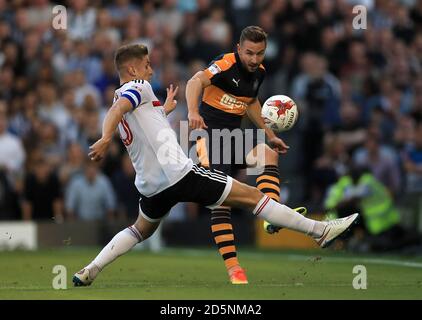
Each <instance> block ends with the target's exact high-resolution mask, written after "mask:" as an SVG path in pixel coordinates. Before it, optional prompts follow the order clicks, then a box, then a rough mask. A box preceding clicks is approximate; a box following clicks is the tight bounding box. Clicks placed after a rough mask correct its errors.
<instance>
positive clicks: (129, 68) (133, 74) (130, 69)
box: [127, 65, 136, 77]
mask: <svg viewBox="0 0 422 320" xmlns="http://www.w3.org/2000/svg"><path fill="white" fill-rule="evenodd" d="M127 73H128V74H129V75H130V76H131V77H136V69H135V66H133V65H128V66H127Z"/></svg>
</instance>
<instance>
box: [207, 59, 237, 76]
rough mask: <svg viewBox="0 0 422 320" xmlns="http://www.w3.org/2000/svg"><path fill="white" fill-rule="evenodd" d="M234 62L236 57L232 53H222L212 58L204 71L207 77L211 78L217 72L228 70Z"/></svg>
mask: <svg viewBox="0 0 422 320" xmlns="http://www.w3.org/2000/svg"><path fill="white" fill-rule="evenodd" d="M235 64H236V57H235V55H234V53H223V54H220V55H219V56H217V57H216V58H214V59H213V60H212V61H211V63H210V64H209V65H208V68H207V69H205V70H204V71H205V73H206V75H207V76H208V78H212V77H213V76H214V75H216V74H217V73H221V72H224V71H227V70H229V69H230V68H231V67H232V66H233V65H235Z"/></svg>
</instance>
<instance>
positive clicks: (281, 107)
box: [267, 100, 294, 119]
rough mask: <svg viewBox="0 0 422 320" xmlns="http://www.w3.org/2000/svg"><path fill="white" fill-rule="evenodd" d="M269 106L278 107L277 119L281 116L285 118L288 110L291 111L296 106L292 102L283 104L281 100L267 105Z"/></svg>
mask: <svg viewBox="0 0 422 320" xmlns="http://www.w3.org/2000/svg"><path fill="white" fill-rule="evenodd" d="M267 104H268V105H269V106H273V107H277V108H278V110H277V119H278V118H280V116H284V115H285V114H286V110H290V109H291V108H293V106H294V104H293V102H292V101H287V102H285V103H283V102H282V101H281V100H272V101H269V102H268V103H267Z"/></svg>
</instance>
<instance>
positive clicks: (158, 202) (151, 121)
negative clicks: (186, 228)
mask: <svg viewBox="0 0 422 320" xmlns="http://www.w3.org/2000/svg"><path fill="white" fill-rule="evenodd" d="M115 65H116V69H117V71H118V73H119V77H120V83H121V86H120V87H119V88H118V89H117V90H116V92H115V98H114V102H113V105H112V106H111V108H110V109H109V110H108V112H107V114H106V117H105V119H104V123H103V129H102V137H101V138H100V139H99V140H98V141H97V142H96V143H94V144H93V145H92V146H91V147H90V150H91V151H90V153H89V157H90V158H91V160H93V161H99V160H101V159H102V158H103V157H104V155H105V154H106V152H107V148H108V146H109V144H110V141H111V139H112V137H113V134H114V132H115V131H116V129H117V128H118V129H119V132H120V137H121V139H122V141H123V143H124V145H125V146H126V149H127V151H128V153H129V156H130V158H131V160H132V163H133V166H134V168H135V171H136V179H135V185H136V187H137V189H138V190H139V192H140V194H141V199H140V201H139V216H138V219H137V220H136V222H135V223H134V224H133V225H131V226H129V227H127V228H126V229H124V230H122V231H120V232H119V233H118V234H116V235H115V236H114V237H113V239H112V240H111V241H110V242H109V243H108V244H107V245H106V246H105V247H104V248H103V249H102V251H101V252H100V253H99V254H98V255H97V257H95V259H94V260H93V261H92V262H91V263H89V264H88V265H87V266H86V267H84V268H83V269H82V270H80V271H79V272H77V273H76V274H75V275H74V276H73V283H74V285H75V286H87V285H90V284H91V283H92V282H93V281H94V279H95V278H96V277H97V275H98V274H99V273H100V272H101V271H102V270H103V269H104V267H105V266H107V265H108V264H110V263H111V262H112V261H114V260H115V259H116V258H117V257H119V256H121V255H122V254H124V253H126V252H128V251H129V250H130V249H131V248H133V247H134V246H135V245H136V244H137V243H138V242H141V241H144V240H145V239H147V238H148V237H150V236H151V235H152V234H153V233H154V231H155V230H156V229H157V227H158V226H159V224H160V221H161V219H163V218H164V217H165V215H166V214H167V213H168V212H169V211H170V209H171V208H172V207H173V206H174V205H175V204H177V203H178V202H197V203H199V204H202V205H204V206H207V207H208V208H211V209H212V208H215V207H218V206H220V205H226V206H230V207H239V208H244V209H247V210H249V211H251V212H252V213H253V214H254V215H255V216H259V217H260V218H262V219H265V220H266V221H268V222H269V223H271V224H272V225H275V226H280V227H284V228H289V229H292V230H295V231H299V232H302V233H305V234H307V235H310V236H311V237H313V238H314V239H315V241H317V243H318V244H319V245H320V246H321V247H326V246H328V245H329V244H330V243H331V242H332V241H333V240H335V239H336V238H337V237H338V236H340V235H341V234H343V233H344V232H345V231H346V230H348V229H349V227H350V226H351V225H352V224H353V223H354V222H355V221H356V219H357V217H358V214H357V213H355V214H352V215H350V216H348V217H346V218H342V219H336V220H332V221H329V222H321V221H315V220H312V219H308V218H306V217H304V216H302V215H301V214H299V213H297V212H296V211H294V210H293V209H291V208H289V207H287V206H286V205H283V204H280V203H278V202H276V201H274V200H272V199H271V198H269V197H268V196H266V195H264V194H263V193H262V192H261V191H259V190H258V189H257V188H255V187H251V186H249V185H247V184H244V183H241V182H238V181H237V180H235V179H233V178H231V177H230V176H227V175H225V174H224V173H222V172H216V171H212V170H207V169H205V168H202V167H200V166H197V165H195V164H193V162H192V160H191V159H189V158H188V157H187V156H186V155H185V154H184V152H183V150H182V148H181V147H180V145H179V143H178V141H177V138H176V134H175V132H174V131H173V130H172V129H171V127H170V124H169V122H168V121H167V118H166V117H167V114H168V113H169V112H171V111H172V110H173V109H174V108H175V106H176V103H177V102H176V100H174V97H175V96H176V93H177V89H178V88H173V87H172V86H170V88H169V89H167V99H166V101H165V103H164V105H161V103H160V102H159V101H158V99H157V98H156V96H155V94H154V92H153V91H152V88H151V85H150V84H149V83H148V82H147V81H146V80H143V79H149V78H150V75H151V73H152V69H151V66H150V61H149V57H148V49H147V48H146V47H145V46H144V45H141V44H130V45H125V46H123V47H120V48H119V49H118V50H117V52H116V55H115ZM224 236H225V235H224V234H222V235H221V237H222V238H224Z"/></svg>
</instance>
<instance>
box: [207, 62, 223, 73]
mask: <svg viewBox="0 0 422 320" xmlns="http://www.w3.org/2000/svg"><path fill="white" fill-rule="evenodd" d="M208 71H209V72H211V74H214V75H216V74H217V73H220V72H221V69H220V67H219V66H218V65H217V64H215V63H213V64H212V65H211V66H210V67H209V68H208Z"/></svg>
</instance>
